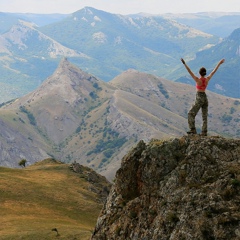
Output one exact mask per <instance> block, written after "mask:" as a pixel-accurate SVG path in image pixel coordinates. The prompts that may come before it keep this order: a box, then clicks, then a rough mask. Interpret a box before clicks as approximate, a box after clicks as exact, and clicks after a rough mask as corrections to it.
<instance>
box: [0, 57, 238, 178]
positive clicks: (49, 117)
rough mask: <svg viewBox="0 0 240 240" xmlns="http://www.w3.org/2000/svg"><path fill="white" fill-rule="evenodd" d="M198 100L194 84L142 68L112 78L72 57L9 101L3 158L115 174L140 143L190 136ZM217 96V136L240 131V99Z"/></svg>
mask: <svg viewBox="0 0 240 240" xmlns="http://www.w3.org/2000/svg"><path fill="white" fill-rule="evenodd" d="M194 98H195V88H194V87H193V86H191V85H188V84H183V83H176V82H173V81H169V80H166V79H163V78H160V77H156V76H154V75H151V74H147V73H143V72H139V71H136V70H127V71H125V72H123V73H122V74H120V75H119V76H117V77H116V78H114V79H113V80H112V81H110V82H104V81H102V80H100V79H98V78H96V77H95V76H93V75H91V74H88V73H86V72H84V71H83V70H81V69H79V68H78V67H77V66H76V65H74V64H72V63H70V62H69V61H68V60H67V59H66V58H64V59H62V61H61V63H60V64H59V66H58V68H57V69H56V71H55V72H54V73H53V75H52V76H50V77H49V78H47V79H46V80H45V81H44V82H43V83H42V84H41V85H40V86H39V87H38V88H37V89H35V90H34V91H32V92H31V93H29V94H27V95H25V96H23V97H21V98H18V99H15V100H13V101H10V102H8V103H6V104H2V106H1V108H0V121H1V124H0V133H1V134H0V164H1V165H2V166H9V167H17V166H18V162H19V161H20V160H21V159H26V160H27V163H28V164H32V163H34V162H36V161H39V160H42V159H45V158H47V157H53V158H55V159H59V160H61V161H62V162H66V163H69V162H72V161H77V162H79V163H81V164H83V165H87V166H89V167H91V168H93V169H95V170H97V171H98V172H99V173H101V174H103V175H105V176H106V177H107V178H108V179H111V180H112V179H113V178H114V175H115V172H116V170H117V169H118V168H119V165H120V160H121V158H122V157H123V156H124V154H125V153H126V152H128V151H129V149H130V148H131V147H132V146H134V145H135V143H136V142H137V141H139V140H142V139H143V140H145V141H149V140H151V139H152V138H161V139H166V138H169V137H175V136H182V135H184V134H185V132H186V130H187V111H188V109H189V108H190V105H191V103H192V102H193V101H194ZM209 102H210V106H209V134H210V135H216V134H221V135H224V136H228V137H239V136H240V132H239V127H238V126H239V108H240V101H239V100H236V99H234V98H229V97H224V96H222V95H219V94H215V93H212V92H209ZM196 121H197V128H198V131H199V130H200V125H201V119H200V115H199V116H197V118H196Z"/></svg>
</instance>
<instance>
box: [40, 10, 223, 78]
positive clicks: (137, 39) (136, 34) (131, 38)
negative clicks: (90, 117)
mask: <svg viewBox="0 0 240 240" xmlns="http://www.w3.org/2000/svg"><path fill="white" fill-rule="evenodd" d="M39 30H40V31H42V32H43V33H44V34H46V35H48V36H50V37H51V38H53V39H55V40H56V41H58V42H60V43H61V44H63V45H65V46H67V47H69V48H72V49H75V50H77V51H80V52H84V53H85V54H87V55H88V56H91V57H92V58H93V59H96V60H97V62H98V64H97V65H91V66H89V65H88V66H86V65H85V63H83V62H81V63H80V62H79V60H78V59H74V58H72V59H71V61H73V62H74V63H76V64H77V65H78V66H81V68H83V69H84V70H85V69H88V71H89V72H91V73H92V74H94V75H96V76H98V77H99V78H101V79H103V80H105V81H109V80H111V79H112V78H113V77H115V76H116V75H118V74H120V73H121V72H123V71H125V70H127V69H129V68H135V69H137V70H139V71H146V72H148V73H152V74H156V75H159V76H164V75H165V74H166V73H168V72H169V71H172V69H174V67H175V66H176V65H178V64H179V62H178V59H179V57H180V56H182V55H191V56H193V55H194V53H195V52H196V51H198V50H199V49H201V48H203V47H204V46H206V45H207V44H216V43H217V42H218V41H219V38H216V37H214V36H212V35H211V34H206V33H204V32H201V31H199V30H196V29H193V28H190V27H187V26H184V25H182V24H178V23H177V22H173V21H170V20H166V19H164V18H159V17H157V18H155V17H139V18H132V17H129V16H123V15H117V14H111V13H107V12H104V11H100V10H97V9H94V8H89V7H86V8H84V9H81V10H79V11H77V12H75V13H73V14H72V15H71V16H69V17H68V18H66V19H64V20H62V21H60V22H58V23H55V24H51V25H48V26H44V27H42V28H40V29H39ZM99 64H100V65H99ZM99 66H101V72H100V71H99Z"/></svg>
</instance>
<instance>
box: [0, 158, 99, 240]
mask: <svg viewBox="0 0 240 240" xmlns="http://www.w3.org/2000/svg"><path fill="white" fill-rule="evenodd" d="M88 185H89V183H88V182H86V180H84V179H83V178H80V176H79V175H78V174H76V173H74V172H72V171H71V170H70V169H69V167H68V165H66V164H60V163H54V164H53V163H51V164H44V165H42V164H35V165H33V166H30V167H27V168H24V169H10V168H3V167H0V196H1V197H0V212H1V218H0V236H1V239H4V240H6V239H26V240H27V239H35V240H37V239H41V240H42V239H55V238H56V235H57V233H56V232H54V231H52V229H53V228H57V229H58V232H59V234H60V236H59V237H58V239H89V237H90V235H91V231H92V230H93V228H94V226H95V224H96V220H97V217H98V213H99V212H100V209H101V207H102V205H101V204H98V203H96V197H97V196H96V194H94V193H92V192H90V191H88Z"/></svg>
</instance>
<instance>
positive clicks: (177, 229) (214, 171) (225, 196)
mask: <svg viewBox="0 0 240 240" xmlns="http://www.w3.org/2000/svg"><path fill="white" fill-rule="evenodd" d="M239 197H240V140H236V139H226V138H222V137H199V136H195V137H181V138H173V139H167V140H165V141H163V140H161V139H154V140H152V141H151V142H149V143H145V142H143V141H140V142H139V143H138V144H137V145H136V146H135V148H133V149H132V150H131V151H130V152H129V153H128V154H126V155H125V157H124V158H123V159H122V163H121V168H120V169H119V170H118V171H117V173H116V179H115V184H114V186H113V187H112V189H111V192H110V194H109V196H108V198H107V201H106V204H104V207H103V209H102V211H101V214H100V215H99V217H98V221H97V222H96V227H95V230H94V233H93V235H92V238H91V239H92V240H99V239H101V240H109V239H114V240H126V239H129V240H130V239H146V240H150V239H151V240H159V239H171V240H180V239H188V240H207V239H223V240H230V239H231V240H238V239H239V238H240V229H239V222H240V205H239Z"/></svg>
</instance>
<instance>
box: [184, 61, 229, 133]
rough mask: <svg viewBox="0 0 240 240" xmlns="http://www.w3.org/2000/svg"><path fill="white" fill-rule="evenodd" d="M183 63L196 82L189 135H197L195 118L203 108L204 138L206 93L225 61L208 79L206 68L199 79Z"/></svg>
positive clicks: (202, 70)
mask: <svg viewBox="0 0 240 240" xmlns="http://www.w3.org/2000/svg"><path fill="white" fill-rule="evenodd" d="M181 61H182V63H183V65H184V66H185V68H186V69H187V71H188V72H189V74H190V75H191V77H192V78H193V79H194V81H195V82H196V90H197V94H196V100H195V103H194V105H193V106H192V108H191V109H190V110H189V112H188V126H189V128H190V131H188V132H187V133H188V134H197V131H196V127H195V117H196V115H197V113H198V111H199V109H200V108H202V121H203V123H202V133H201V135H202V136H207V117H208V98H207V95H206V93H205V90H206V88H207V85H208V82H209V81H210V79H211V78H212V76H213V75H214V74H215V73H216V71H217V70H218V68H219V67H220V65H221V64H222V63H224V61H225V60H224V59H222V60H220V61H219V63H218V64H217V66H216V67H215V68H214V70H213V71H212V72H211V73H210V74H209V75H208V76H207V77H206V74H207V70H206V68H204V67H202V68H200V70H199V74H200V77H197V76H195V75H194V74H193V72H192V71H191V69H190V68H189V67H188V65H187V64H186V63H185V61H184V60H183V59H182V58H181Z"/></svg>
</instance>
